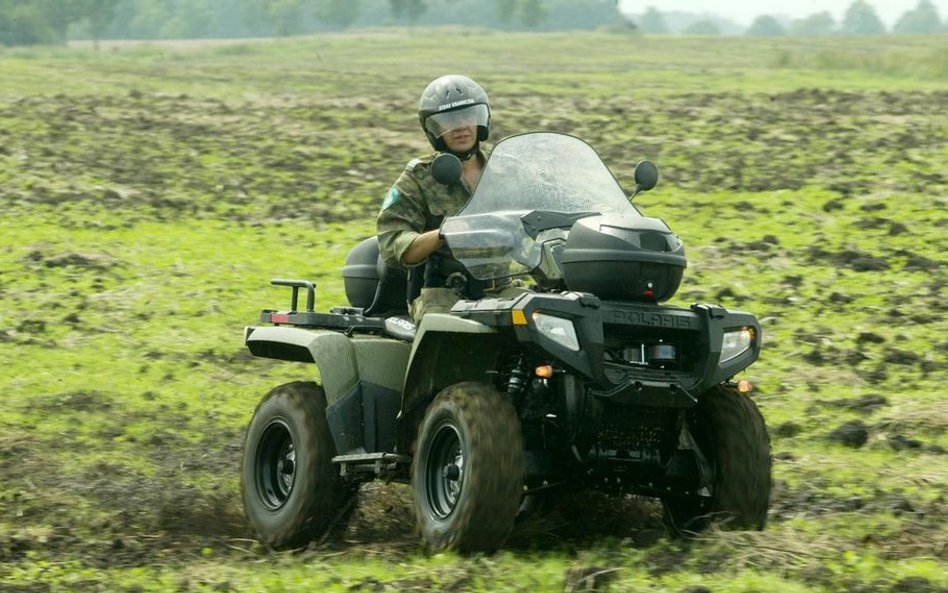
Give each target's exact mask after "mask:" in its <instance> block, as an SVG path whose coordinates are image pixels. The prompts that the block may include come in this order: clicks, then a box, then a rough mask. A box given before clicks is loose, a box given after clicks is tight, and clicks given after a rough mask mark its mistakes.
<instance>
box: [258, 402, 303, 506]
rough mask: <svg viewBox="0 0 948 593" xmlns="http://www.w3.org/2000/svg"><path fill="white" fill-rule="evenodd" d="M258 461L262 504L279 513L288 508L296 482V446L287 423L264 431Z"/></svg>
mask: <svg viewBox="0 0 948 593" xmlns="http://www.w3.org/2000/svg"><path fill="white" fill-rule="evenodd" d="M254 459H255V460H256V463H255V466H256V471H255V472H254V473H255V474H256V483H257V492H258V493H259V494H260V500H262V501H263V504H264V506H266V508H267V509H269V510H271V511H275V510H277V509H279V508H281V507H282V506H283V505H284V504H286V501H287V499H288V498H289V497H290V493H291V492H292V491H293V482H294V480H295V478H296V446H295V445H294V443H293V435H292V434H291V433H290V427H289V426H288V425H287V424H286V422H285V421H284V420H283V419H275V420H272V421H271V422H270V424H268V425H267V427H266V428H265V429H263V433H262V434H261V436H260V441H259V443H258V444H257V452H256V456H255V458H254Z"/></svg>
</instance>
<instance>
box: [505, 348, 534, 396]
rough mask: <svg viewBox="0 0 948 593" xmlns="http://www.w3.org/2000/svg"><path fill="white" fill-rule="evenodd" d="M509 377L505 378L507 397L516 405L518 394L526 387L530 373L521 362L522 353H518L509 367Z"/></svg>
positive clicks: (521, 393)
mask: <svg viewBox="0 0 948 593" xmlns="http://www.w3.org/2000/svg"><path fill="white" fill-rule="evenodd" d="M509 369H510V370H509V378H508V379H507V397H508V398H509V399H510V401H511V402H512V403H513V404H514V405H515V406H516V405H517V404H518V403H519V402H520V396H521V395H523V390H524V389H526V387H527V381H528V380H529V378H530V373H529V372H528V371H527V368H526V366H525V365H524V363H523V355H522V354H518V355H517V356H516V359H515V361H514V363H513V364H512V365H511V366H510V367H509Z"/></svg>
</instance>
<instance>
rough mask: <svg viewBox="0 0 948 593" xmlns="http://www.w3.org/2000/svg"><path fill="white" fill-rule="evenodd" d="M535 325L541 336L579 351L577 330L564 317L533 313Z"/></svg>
mask: <svg viewBox="0 0 948 593" xmlns="http://www.w3.org/2000/svg"><path fill="white" fill-rule="evenodd" d="M533 323H534V324H536V326H537V330H539V331H540V333H541V334H543V335H544V336H546V337H548V338H550V339H551V340H553V341H554V342H556V343H557V344H559V345H560V346H563V347H564V348H568V349H569V350H573V351H574V352H576V351H579V338H577V337H576V328H575V327H573V322H572V321H570V320H569V319H563V318H562V317H555V316H553V315H546V314H543V313H540V312H539V311H534V312H533Z"/></svg>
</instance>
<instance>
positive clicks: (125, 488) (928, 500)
mask: <svg viewBox="0 0 948 593" xmlns="http://www.w3.org/2000/svg"><path fill="white" fill-rule="evenodd" d="M943 42H944V36H933V37H917V38H916V37H884V38H874V39H868V40H849V39H829V40H822V39H821V40H779V41H769V40H750V39H688V38H650V37H641V36H628V35H618V34H607V33H597V34H590V33H582V34H569V35H566V34H549V35H535V34H518V35H502V34H498V33H490V32H481V31H476V32H475V31H466V30H463V29H462V30H458V29H447V30H439V31H435V32H430V31H428V32H422V31H408V32H406V31H400V30H392V31H384V32H377V33H371V34H370V33H357V34H347V35H333V36H323V37H313V38H307V39H302V40H284V41H275V42H267V43H238V44H236V45H233V44H232V45H214V46H207V47H200V46H196V47H184V46H181V45H158V44H155V45H145V46H140V47H123V48H121V49H118V50H105V51H103V52H100V53H94V52H91V51H88V50H81V49H72V50H66V49H30V50H20V49H3V50H0V72H2V73H3V74H2V76H3V85H2V87H0V206H2V208H3V210H4V216H3V217H0V302H2V305H3V306H2V307H0V347H2V348H3V351H4V358H3V362H4V364H3V365H0V393H2V395H0V589H4V590H35V591H46V590H53V591H86V590H88V591H94V590H102V589H105V590H128V591H132V590H137V591H177V590H194V591H214V590H216V591H220V590H235V591H281V590H284V591H294V590H299V589H300V588H302V587H304V586H305V587H309V588H312V589H314V590H326V591H354V590H416V591H426V590H458V591H460V590H473V591H523V590H531V591H532V590H537V591H562V590H563V588H564V582H565V581H566V579H567V575H568V573H569V571H570V570H576V569H584V568H589V567H600V568H603V569H605V570H613V569H615V571H614V572H611V573H610V574H611V575H612V576H613V581H612V584H611V588H612V590H616V591H624V590H643V591H655V592H659V591H662V592H664V591H668V592H670V593H678V592H680V591H682V590H685V589H686V588H688V587H694V586H697V585H703V586H706V587H708V588H710V589H711V590H712V591H746V592H750V591H787V592H794V591H826V592H830V591H840V590H861V591H890V590H893V587H895V586H896V584H899V583H901V584H899V585H898V586H899V587H903V589H904V588H905V587H909V588H913V587H914V588H915V589H919V587H922V586H923V585H920V584H919V583H921V582H922V581H920V580H915V581H910V580H905V579H910V578H915V579H924V581H925V582H927V583H928V585H929V586H930V587H931V588H933V589H937V588H938V587H942V588H944V587H948V577H946V576H945V575H946V574H948V571H946V570H945V566H946V560H948V558H946V556H945V550H946V549H948V548H946V545H945V544H946V541H948V524H946V522H945V516H946V504H945V500H944V495H943V493H944V492H945V490H946V487H948V467H946V464H945V453H944V451H945V450H946V449H948V436H946V431H945V428H946V426H948V406H946V404H945V402H944V398H943V383H944V379H945V370H946V368H948V366H946V365H948V363H946V356H945V353H946V350H948V341H946V337H945V336H946V335H948V323H946V321H945V312H946V309H945V305H944V303H945V302H946V298H945V297H946V294H945V288H946V285H948V284H946V277H945V255H944V254H945V253H946V247H948V245H946V241H945V233H944V229H945V225H946V224H948V222H946V221H948V217H946V215H945V212H946V198H945V196H946V195H948V193H946V190H948V173H946V170H945V167H944V164H945V162H948V146H946V144H945V142H944V138H946V137H948V113H946V112H945V109H944V105H945V103H946V98H948V80H946V71H945V53H944V50H943V48H942V46H943V45H944V43H943ZM445 48H448V49H445ZM511 56H513V57H511ZM449 71H461V72H465V73H469V74H471V75H472V76H475V77H476V78H478V79H479V80H481V81H482V82H484V83H485V85H487V87H488V89H489V91H490V92H491V96H492V101H493V106H494V125H495V128H494V129H495V132H496V135H497V137H501V136H504V135H507V134H512V133H516V132H520V131H524V130H530V129H538V128H542V129H554V130H559V131H564V132H569V133H574V134H576V135H579V136H581V137H583V138H585V139H587V140H589V141H590V143H591V144H592V145H593V146H594V147H596V148H597V149H598V150H599V151H600V153H601V154H602V155H603V158H604V159H605V160H606V162H607V164H609V165H610V167H612V169H613V170H614V171H615V173H616V175H617V177H618V179H619V180H620V182H622V183H623V185H625V186H627V187H630V186H631V185H632V183H631V176H632V169H633V166H634V163H635V162H636V161H638V160H640V159H642V158H648V159H650V160H653V161H655V162H656V163H657V164H658V166H659V168H660V170H661V174H662V180H661V181H660V183H659V186H658V187H657V188H656V189H655V190H654V191H652V192H649V193H646V194H643V195H640V196H639V197H638V198H636V202H637V204H638V205H639V206H640V208H642V209H643V210H644V211H645V212H646V214H648V215H651V216H660V217H662V218H664V219H665V220H666V221H668V223H669V224H670V225H671V227H672V228H673V229H674V230H675V231H676V232H677V233H678V234H679V235H680V236H681V237H682V238H683V240H684V241H685V244H686V248H687V250H688V259H689V268H688V270H687V271H686V274H685V280H684V282H683V285H682V288H681V290H680V291H679V294H678V295H677V296H676V297H675V299H674V301H673V303H674V304H679V305H688V304H690V303H691V302H693V301H711V302H721V303H722V304H724V305H726V306H728V307H733V308H737V309H744V310H748V311H751V312H754V313H755V314H757V315H758V317H759V318H760V319H761V321H762V324H763V328H764V340H765V349H764V352H763V355H762V357H761V360H760V361H759V362H758V363H756V364H755V365H754V366H753V367H751V368H750V369H749V370H748V371H747V372H746V373H745V375H744V376H745V377H746V378H748V379H750V380H751V381H752V382H753V383H754V384H755V385H756V390H755V394H754V397H755V398H756V401H757V402H758V404H759V405H760V406H761V409H762V410H763V413H764V415H765V417H766V419H767V422H768V426H769V427H770V429H771V435H772V441H773V451H774V453H775V455H776V456H777V459H776V462H775V466H774V478H775V489H774V495H773V501H772V512H771V517H770V526H769V528H768V530H767V531H765V532H763V533H711V534H708V535H707V536H706V537H704V538H702V539H700V540H698V541H693V542H680V541H669V540H667V539H659V538H657V537H652V536H650V535H649V534H650V533H653V532H654V530H655V529H656V528H657V527H659V526H660V516H659V514H658V511H656V510H655V509H654V507H650V506H647V505H646V507H645V512H644V513H643V512H641V510H639V511H636V510H635V509H639V507H636V506H633V507H632V509H631V510H630V511H628V512H626V511H625V510H624V509H623V512H622V513H621V515H622V516H621V517H618V518H616V520H615V521H613V520H608V521H602V522H600V523H596V524H595V525H593V526H591V527H589V528H588V529H583V528H581V527H577V526H574V527H573V531H572V532H569V530H567V532H566V534H565V535H564V534H563V533H561V532H559V531H557V530H552V531H550V532H548V533H543V534H540V536H538V538H537V539H536V540H534V541H532V542H530V541H527V542H526V543H524V542H522V541H519V540H518V542H517V543H516V544H515V545H512V546H511V548H510V549H508V550H507V551H503V552H501V553H499V554H496V555H493V556H489V557H475V558H459V557H456V556H454V555H437V556H426V555H425V554H424V553H423V551H422V550H421V548H420V547H419V546H418V544H417V541H416V539H415V538H414V536H413V534H412V531H411V529H412V527H411V520H410V509H409V498H410V497H409V496H408V495H407V492H405V490H404V489H398V488H397V487H391V489H386V488H382V489H380V490H374V489H368V490H366V489H364V491H363V493H362V496H361V499H360V504H359V506H358V507H357V509H356V510H355V511H354V515H353V516H352V517H351V518H350V519H349V521H348V523H346V524H343V525H340V526H338V527H337V529H336V531H335V532H334V534H333V535H332V536H331V537H330V538H329V539H327V541H325V542H321V543H320V542H316V543H314V544H313V546H311V548H310V549H308V550H305V551H302V552H298V553H279V554H277V553H267V552H265V551H264V550H262V549H261V547H260V546H259V544H256V543H255V542H254V541H253V540H252V538H251V534H250V533H249V532H248V530H247V528H246V526H245V525H244V522H243V519H242V515H241V513H242V511H241V508H240V498H239V486H238V481H237V466H238V463H239V455H240V443H241V438H242V433H243V429H244V427H245V425H246V423H247V422H248V420H249V418H250V415H251V414H252V411H253V408H254V406H255V405H256V402H257V401H258V400H259V398H260V397H261V396H262V395H263V393H265V392H266V390H267V389H269V388H271V387H273V386H274V385H277V384H279V383H282V382H285V381H289V380H295V379H300V378H312V377H315V369H313V368H308V367H304V366H299V365H294V364H289V363H275V362H270V361H263V360H254V359H252V358H250V357H249V356H248V355H247V353H246V351H245V349H244V347H243V345H242V343H241V338H242V328H243V326H244V325H248V324H252V323H254V322H255V321H256V318H257V314H258V312H259V310H260V309H261V308H266V307H283V306H285V304H286V303H287V299H288V296H289V295H288V294H287V291H285V290H280V289H276V288H272V287H270V286H268V281H269V279H270V278H274V277H306V278H309V279H313V280H315V281H316V283H317V285H318V289H317V293H318V303H317V307H318V308H319V309H321V310H325V309H328V308H329V307H330V306H332V305H338V304H343V303H344V301H345V296H344V290H343V285H342V278H341V273H340V270H341V267H342V264H343V261H344V258H345V255H346V253H347V251H348V249H349V248H351V247H352V246H353V245H355V244H356V243H357V242H358V241H359V240H360V239H361V238H363V237H365V236H368V235H370V234H371V233H372V232H373V230H374V216H375V213H376V212H377V208H378V204H379V203H380V201H381V199H382V196H383V195H384V193H385V191H386V190H387V188H388V187H389V185H390V184H391V182H392V180H393V179H394V178H395V177H396V176H397V174H398V173H399V171H400V170H401V168H402V167H403V166H404V163H405V162H406V161H408V160H409V159H411V158H413V157H414V156H417V155H418V154H419V153H421V152H423V151H425V150H426V145H425V141H424V138H423V137H422V136H421V134H420V130H418V127H417V119H416V117H415V115H414V112H413V109H414V108H415V105H416V101H417V93H418V92H419V91H420V89H421V88H423V86H424V84H426V83H427V81H428V80H430V79H431V78H433V77H434V76H436V75H438V74H441V73H443V72H449ZM866 396H882V397H884V398H885V399H886V403H885V404H884V405H881V406H878V407H876V408H859V407H853V406H852V405H851V404H852V403H853V402H856V401H858V400H859V399H860V398H863V397H866ZM856 420H858V421H861V422H863V423H864V424H865V425H866V426H867V428H868V430H869V441H868V442H867V444H866V445H865V446H863V447H862V448H858V449H855V448H849V447H844V446H842V445H840V444H837V443H834V442H831V441H830V440H829V439H828V436H829V434H830V433H831V432H832V430H833V429H835V428H837V427H838V426H840V425H841V424H843V423H844V422H847V421H856ZM905 439H909V440H912V441H915V442H917V444H918V447H917V448H897V446H898V444H899V443H901V442H905ZM590 504H591V505H592V508H593V510H595V511H596V512H597V513H600V514H602V513H605V515H606V516H608V517H610V518H615V513H616V511H615V510H613V507H612V506H611V505H612V504H614V503H612V502H602V501H601V500H600V501H599V502H596V501H593V502H592V503H590ZM639 514H642V515H643V517H644V518H642V517H639V516H638V515H639ZM577 531H579V532H581V535H577V534H576V532H577ZM655 540H657V541H655ZM912 583H915V584H914V585H913V584H912ZM904 590H908V589H904ZM919 590H922V589H919Z"/></svg>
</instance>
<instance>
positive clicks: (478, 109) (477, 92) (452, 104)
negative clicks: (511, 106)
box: [418, 74, 490, 150]
mask: <svg viewBox="0 0 948 593" xmlns="http://www.w3.org/2000/svg"><path fill="white" fill-rule="evenodd" d="M418 121H420V122H421V129H422V130H424V131H425V135H426V136H427V137H428V142H431V145H432V146H433V147H434V149H435V150H445V148H446V147H445V144H444V139H442V138H441V136H443V135H444V134H445V133H447V132H448V131H450V130H453V129H455V128H458V127H460V126H461V125H463V124H464V123H467V125H470V123H474V124H476V125H477V140H478V141H482V140H487V137H488V136H489V135H490V101H489V100H488V99H487V93H485V92H484V89H482V88H481V86H480V85H479V84H477V83H476V82H474V81H473V80H471V79H470V78H468V77H467V76H461V75H460V74H448V75H447V76H442V77H441V78H437V79H435V80H433V81H431V83H430V84H429V85H428V86H427V87H425V90H424V92H423V93H421V101H420V102H419V104H418ZM468 122H469V123H468Z"/></svg>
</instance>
